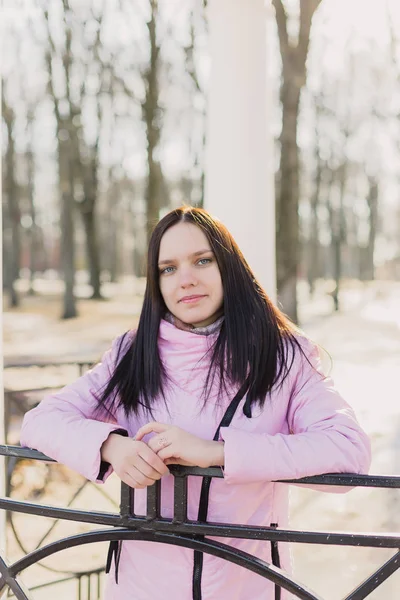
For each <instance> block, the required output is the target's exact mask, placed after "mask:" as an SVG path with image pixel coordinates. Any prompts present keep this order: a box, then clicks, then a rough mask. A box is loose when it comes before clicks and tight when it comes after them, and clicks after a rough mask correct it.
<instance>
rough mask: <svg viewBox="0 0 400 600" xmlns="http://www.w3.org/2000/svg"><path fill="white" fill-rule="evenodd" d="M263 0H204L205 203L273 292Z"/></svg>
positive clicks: (265, 6) (266, 12)
mask: <svg viewBox="0 0 400 600" xmlns="http://www.w3.org/2000/svg"><path fill="white" fill-rule="evenodd" d="M270 14H271V7H270V4H269V1H268V0H267V4H266V3H265V0H209V8H208V17H209V31H210V51H211V80H210V89H209V100H208V123H207V149H206V165H205V167H206V171H205V172H206V182H205V186H206V187H205V202H204V205H205V208H206V209H207V210H209V211H210V212H211V213H212V214H213V215H215V216H216V217H218V218H219V219H220V220H221V221H223V222H224V223H225V225H226V226H227V227H228V229H229V230H230V231H231V233H232V234H233V236H234V237H235V239H236V241H237V242H238V244H239V246H240V248H241V250H242V251H243V253H244V255H245V257H246V259H247V261H248V262H249V264H250V266H251V268H252V269H253V271H254V272H255V274H256V276H257V278H258V279H259V281H260V283H261V285H262V286H263V287H264V288H265V290H266V292H267V293H268V295H269V296H270V298H271V299H272V300H273V301H275V299H276V268H275V197H274V183H273V155H272V151H273V144H272V136H271V132H270V129H269V119H270V113H271V99H270V89H269V87H268V81H267V20H268V18H269V16H270Z"/></svg>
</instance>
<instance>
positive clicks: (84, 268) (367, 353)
mask: <svg viewBox="0 0 400 600" xmlns="http://www.w3.org/2000/svg"><path fill="white" fill-rule="evenodd" d="M213 1H214V2H215V0H209V1H208V2H207V0H3V8H2V36H1V38H2V39H1V44H2V91H1V93H2V109H1V111H2V215H3V221H2V235H3V348H4V361H5V366H6V369H5V375H4V378H5V410H6V427H7V430H6V436H7V442H8V443H10V444H16V443H18V432H19V426H20V421H21V416H22V414H23V412H24V411H25V410H27V408H29V407H31V406H33V405H34V404H35V403H36V402H38V401H39V400H40V398H41V397H42V396H43V394H44V390H45V389H46V390H50V389H56V388H57V387H59V386H60V385H63V384H65V383H67V382H69V381H71V380H72V379H73V378H74V377H75V376H76V372H75V371H74V368H73V366H65V365H63V364H61V363H67V362H69V363H74V362H79V361H81V362H86V363H88V364H89V363H92V362H95V361H97V360H98V359H99V357H100V356H101V353H102V352H103V351H104V350H105V349H106V348H107V347H108V346H109V345H110V342H111V340H112V338H113V337H115V336H116V335H119V334H120V333H122V332H123V331H126V330H127V329H129V328H131V327H134V325H135V322H136V320H137V317H138V314H139V311H140V306H141V298H142V294H143V290H144V285H145V280H144V272H145V271H144V269H145V254H146V248H147V242H148V238H149V235H150V232H151V229H152V227H153V226H154V224H155V223H156V222H157V221H158V219H159V218H160V217H162V216H163V215H164V214H165V213H166V212H167V211H168V210H170V209H171V208H174V207H177V206H180V205H181V204H182V203H185V204H192V205H196V206H203V205H204V206H205V208H209V206H208V205H207V198H206V197H205V182H206V179H207V171H206V167H205V165H206V160H205V156H206V150H207V108H208V102H207V98H208V92H209V82H210V72H211V68H212V56H211V53H210V46H209V22H208V10H209V8H210V6H209V5H210V4H212V3H213ZM247 1H250V0H247ZM235 3H236V4H237V0H235ZM266 4H267V5H268V6H267V9H268V10H267V11H266V15H267V17H268V24H267V44H268V85H269V91H270V94H271V99H272V102H271V106H270V108H269V125H270V128H271V131H272V136H273V146H274V153H273V161H272V162H271V164H266V165H265V169H266V170H268V171H270V172H271V174H272V176H273V178H274V182H275V185H274V197H273V198H266V202H267V201H268V202H274V205H275V214H276V272H277V298H278V302H279V303H280V306H281V307H282V309H283V310H284V312H286V313H287V314H288V315H289V316H290V317H291V318H292V319H293V320H295V321H296V322H298V323H299V324H300V326H301V327H303V328H304V330H305V331H306V333H308V334H309V335H311V336H312V337H313V338H314V339H315V340H317V341H318V342H319V343H321V344H322V345H323V346H324V347H326V348H327V349H328V351H329V352H330V354H331V355H332V357H333V374H334V377H335V380H336V382H337V383H338V385H339V388H340V389H341V391H343V393H344V395H345V396H346V398H347V399H348V400H349V401H350V403H352V404H353V405H354V406H355V408H356V410H357V414H358V416H359V418H360V420H361V422H362V423H363V425H364V426H365V428H366V429H367V430H368V432H369V433H370V435H371V439H372V441H373V448H374V462H373V468H372V472H375V473H393V474H394V473H397V474H398V473H399V470H400V414H399V402H398V401H399V392H398V374H399V367H400V142H399V140H400V4H399V2H398V0H271V2H266ZM250 150H251V149H250ZM246 207H247V199H246V198H245V197H244V198H243V211H245V210H246ZM210 208H211V210H212V207H210ZM255 218H257V216H256V215H255ZM266 230H267V224H266ZM268 231H270V229H268ZM288 282H289V284H290V285H289V288H288ZM288 289H289V293H288V291H287V290H288ZM267 291H268V290H267ZM51 361H53V362H54V361H56V362H57V361H58V363H59V364H58V365H57V366H54V365H53V366H51V365H49V366H48V367H46V366H45V365H46V364H48V363H50V362H51ZM40 365H41V366H40ZM29 469H31V470H30V471H29ZM56 469H59V467H54V466H49V465H47V466H45V465H41V466H40V467H37V469H36V470H34V471H33V475H32V467H29V468H28V465H27V464H25V463H24V461H21V462H19V463H18V464H14V465H13V467H12V469H11V470H10V472H9V481H8V485H9V492H10V493H11V494H12V495H14V496H15V497H21V498H31V499H32V498H40V499H41V500H43V499H45V500H47V501H49V502H52V503H57V502H60V504H63V502H64V501H65V498H67V497H68V498H73V497H74V495H75V493H76V490H78V489H80V486H81V485H83V484H82V481H81V480H80V479H79V478H78V477H77V476H75V475H73V474H71V473H70V472H68V471H67V470H62V472H61V475H60V470H58V471H56ZM29 472H30V473H31V475H30V476H29V474H28V473H29ZM56 473H58V475H56ZM82 489H83V488H82ZM109 493H110V498H111V499H110V498H109V499H108V500H107V502H109V503H110V506H112V507H113V508H112V510H115V506H116V504H115V502H116V498H117V495H118V492H117V482H114V483H113V482H111V484H110V491H109ZM75 500H78V501H81V502H82V505H84V506H86V507H87V506H94V505H96V507H97V506H100V505H101V502H103V501H105V497H104V496H101V494H100V493H99V492H98V491H93V489H92V487H90V488H88V487H86V488H85V491H84V492H82V494H81V496H79V498H76V499H74V502H75ZM113 502H114V505H113ZM292 505H293V510H292V515H293V523H292V524H293V526H296V527H298V528H307V527H309V528H318V527H319V528H321V529H324V528H325V529H327V528H329V527H331V528H332V529H346V528H347V529H350V530H360V531H368V530H377V531H378V530H380V531H399V526H400V520H399V516H398V515H399V513H400V511H399V510H398V506H399V498H398V494H397V496H396V490H393V491H391V492H388V491H374V490H355V491H352V492H351V493H350V494H348V495H345V496H340V498H339V497H336V496H330V495H329V496H328V495H326V494H316V493H315V492H311V491H305V490H298V489H295V490H294V492H293V501H292ZM110 506H109V507H108V509H110ZM360 507H362V509H363V510H362V511H360ZM24 519H27V517H21V516H18V517H17V518H16V519H15V521H14V522H12V523H9V525H10V528H9V549H10V555H11V556H19V555H20V554H21V552H23V550H24V546H25V549H26V548H27V549H32V548H33V547H34V546H36V545H37V544H38V542H39V543H40V540H42V541H43V540H44V538H43V536H45V537H46V539H52V536H54V535H56V534H57V528H55V529H54V530H52V531H51V532H50V533H48V534H47V533H46V530H41V529H40V527H41V526H40V525H38V521H39V519H33V520H32V519H30V520H29V525H28V526H27V525H26V521H25V520H24ZM71 527H72V525H71V524H68V531H71V529H70V528H71ZM79 527H80V526H77V531H80V529H79ZM396 528H397V529H396ZM12 530H14V531H12ZM22 530H23V531H24V535H25V536H26V537H27V539H26V542H25V544H24V543H22V546H21V543H20V542H21V539H19V538H21V532H22ZM18 540H19V541H18ZM74 552H75V553H78V554H75V555H72V554H71V557H72V558H71V560H72V563H71V564H70V565H69V566H68V569H69V570H67V572H68V573H75V571H76V570H77V569H78V567H79V566H81V564H82V556H85V557H86V558H85V560H87V561H88V564H89V562H90V561H92V562H90V564H92V563H93V565H94V566H93V565H92V566H93V568H97V567H98V566H99V565H100V566H101V565H102V561H103V562H104V554H105V547H104V546H101V548H100V550H99V551H98V553H97V554H96V553H95V554H92V555H90V556H89V558H88V554H87V553H88V552H89V554H90V552H91V550H89V549H87V548H85V549H83V550H82V553H83V554H79V552H81V550H79V551H78V550H76V549H75V550H74ZM385 552H386V551H383V553H382V552H380V551H379V550H374V551H372V550H368V549H363V550H361V549H355V548H354V549H349V550H343V549H341V550H339V549H338V550H336V551H335V550H334V549H332V548H318V549H313V550H310V549H309V548H307V549H305V548H297V549H295V560H296V564H297V569H298V570H297V572H296V575H297V577H298V578H299V579H301V580H303V581H304V582H306V583H308V585H309V586H310V587H311V588H313V589H315V590H316V591H319V593H320V594H321V595H322V597H323V598H326V599H327V600H330V599H332V600H333V599H334V598H339V597H340V595H341V594H344V593H345V592H346V591H350V590H351V589H352V587H354V586H355V585H356V584H357V583H359V582H360V581H361V580H362V578H363V577H366V576H367V575H368V574H369V573H370V572H371V570H372V569H373V568H375V567H377V566H378V565H379V564H380V563H381V562H383V561H384V559H385V557H386V558H387V557H388V556H390V555H391V553H390V552H386V554H385ZM85 553H86V554H85ZM63 560H64V559H63ZM74 561H75V563H74ZM96 561H97V562H96ZM335 561H336V562H335ZM49 565H50V567H51V568H54V569H55V570H56V571H57V573H58V572H59V569H60V564H59V563H57V560H55V562H54V561H53V562H51V561H49V564H48V565H47V567H49ZM344 566H345V567H346V571H345V572H344ZM337 569H341V570H340V573H341V576H340V578H338V577H337ZM30 572H31V571H30V570H29V573H30ZM43 573H44V574H43ZM58 576H59V575H57V574H56V575H55V574H54V573H53V572H52V571H51V570H49V569H47V571H46V570H45V569H42V571H41V570H40V567H35V568H33V569H32V575H29V574H28V572H27V579H28V580H29V581H30V583H31V584H32V585H39V583H38V582H42V581H43V578H44V580H46V578H47V579H48V578H49V577H55V578H57V577H58ZM394 578H395V576H394V577H393V579H392V580H391V581H388V582H386V583H385V584H384V585H382V587H381V588H379V590H378V591H376V592H375V593H374V594H372V595H371V598H376V599H377V600H378V599H381V600H383V599H385V600H395V598H397V597H399V596H398V594H399V589H400V582H399V578H398V576H397V580H396V581H393V580H394ZM65 585H66V586H68V585H69V584H68V583H67V584H65ZM71 585H72V584H71ZM54 589H56V588H54ZM54 589H52V590H50V589H49V588H41V589H40V590H38V591H37V592H35V594H36V595H35V596H34V597H35V598H38V599H39V600H42V599H43V600H45V599H46V598H54ZM59 589H60V590H61V589H64V588H61V587H59ZM65 589H66V590H67V591H66V592H65V594H66V595H65V598H73V597H75V596H73V594H72V591H69V588H65ZM71 590H72V588H71ZM396 590H397V593H396ZM57 593H58V592H57ZM74 593H75V592H74ZM46 594H47V595H46ZM52 594H53V595H52ZM60 594H61V592H60V593H59V594H58V595H59V597H60V600H61V598H62V596H61V595H60ZM87 600H91V598H90V597H89V596H88V598H87Z"/></svg>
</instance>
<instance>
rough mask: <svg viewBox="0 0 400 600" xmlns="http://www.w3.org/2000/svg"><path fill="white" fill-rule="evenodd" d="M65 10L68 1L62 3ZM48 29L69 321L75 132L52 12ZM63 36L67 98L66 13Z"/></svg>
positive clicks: (74, 312) (72, 314) (72, 300)
mask: <svg viewBox="0 0 400 600" xmlns="http://www.w3.org/2000/svg"><path fill="white" fill-rule="evenodd" d="M63 2H64V7H65V2H66V0H63ZM44 15H45V19H46V23H47V26H48V29H47V31H48V41H49V49H48V51H47V52H46V62H47V69H48V73H49V79H48V86H49V92H50V95H51V98H52V100H53V103H54V112H55V116H56V131H57V153H58V170H59V189H60V196H61V198H60V199H61V219H60V224H61V268H62V271H63V277H64V282H65V292H64V300H63V312H62V318H63V319H70V318H73V317H76V316H77V314H78V313H77V308H76V299H75V295H74V284H75V236H74V230H75V224H74V174H73V160H74V157H73V154H72V147H71V135H73V134H74V131H73V129H72V127H71V122H72V118H73V116H74V115H71V113H70V112H66V111H64V110H63V102H62V101H63V98H62V97H59V96H58V95H57V93H56V91H55V86H54V80H55V75H54V63H53V61H55V60H56V57H57V50H56V47H55V43H54V40H53V37H52V34H51V31H50V25H49V13H48V12H47V10H46V11H45V13H44ZM63 21H64V35H65V49H64V52H63V55H62V63H63V69H64V71H65V75H66V81H65V83H66V96H67V97H68V95H69V81H70V69H71V60H72V52H71V43H72V31H71V28H70V26H69V24H68V22H67V18H66V14H65V13H64V18H63Z"/></svg>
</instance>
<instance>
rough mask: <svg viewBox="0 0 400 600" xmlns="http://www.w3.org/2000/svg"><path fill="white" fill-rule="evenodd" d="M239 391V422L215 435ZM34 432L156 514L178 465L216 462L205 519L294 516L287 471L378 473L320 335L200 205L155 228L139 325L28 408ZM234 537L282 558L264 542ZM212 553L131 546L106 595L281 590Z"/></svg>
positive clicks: (126, 597) (253, 550)
mask: <svg viewBox="0 0 400 600" xmlns="http://www.w3.org/2000/svg"><path fill="white" fill-rule="evenodd" d="M233 399H236V401H239V400H240V402H239V405H238V407H237V410H236V412H235V413H234V415H233V418H232V421H231V423H230V425H229V426H228V427H221V428H220V430H219V435H218V437H217V439H215V440H214V439H213V438H214V437H215V432H216V430H217V428H218V425H219V424H220V422H221V419H222V417H223V415H224V413H225V411H226V409H227V407H228V406H229V404H230V403H231V401H232V400H233ZM50 432H51V435H50ZM21 443H22V444H23V445H25V446H30V447H34V448H37V449H38V450H41V451H42V452H44V453H46V454H48V455H49V456H51V457H53V458H55V459H56V460H57V461H59V462H62V463H64V464H67V465H68V466H70V467H71V468H73V469H75V470H76V471H78V472H80V473H82V475H84V476H85V477H87V478H88V479H90V480H92V481H98V482H103V481H105V479H106V478H107V477H108V476H109V475H110V473H111V472H112V471H113V470H114V471H115V472H116V474H117V475H118V476H119V477H120V478H121V479H122V481H124V482H125V483H127V484H128V485H130V486H131V487H132V488H135V489H136V490H138V491H137V492H136V493H135V512H136V514H145V503H146V491H145V490H146V487H147V486H149V485H153V484H154V482H155V481H157V480H158V479H160V478H162V514H163V516H165V517H171V516H172V513H173V477H172V476H171V475H169V472H168V465H169V464H175V463H178V464H183V465H196V466H200V467H209V466H218V465H219V466H221V467H222V468H223V473H224V478H223V479H218V480H214V481H213V482H212V485H211V491H210V497H209V505H208V520H209V521H210V522H219V523H224V522H225V523H227V522H229V523H239V524H249V525H260V526H278V525H279V526H280V527H285V526H286V525H287V517H288V515H287V513H288V486H287V485H285V484H276V483H273V481H274V480H278V479H293V478H300V477H303V476H307V475H316V474H321V473H326V472H338V473H340V472H353V473H360V472H367V470H368V468H369V462H370V448H369V441H368V439H367V437H366V435H365V433H364V432H363V431H362V429H361V428H360V426H359V424H358V423H357V421H356V418H355V416H354V414H353V412H352V410H351V408H350V407H349V406H348V405H347V404H346V402H345V401H344V400H343V399H342V398H341V397H340V395H339V394H338V393H337V392H336V390H335V389H334V387H333V385H332V381H331V380H330V379H328V378H326V377H325V376H324V375H323V374H322V372H321V368H320V363H319V359H318V352H317V349H316V347H315V345H314V344H312V343H311V342H310V341H309V340H307V339H306V338H305V337H304V336H303V335H301V334H300V332H299V331H298V330H297V329H296V327H295V326H294V325H293V324H292V323H291V322H290V321H289V320H288V319H287V318H286V317H285V316H284V315H283V314H282V313H281V312H280V311H279V310H278V309H277V308H276V307H275V306H274V305H273V304H272V303H271V301H270V300H269V298H268V297H267V295H266V294H265V292H264V290H263V289H262V288H261V286H260V285H259V283H258V282H257V280H256V279H255V277H254V275H253V273H252V272H251V270H250V268H249V266H248V265H247V263H246V261H245V259H244V258H243V256H242V254H241V252H240V250H239V248H238V246H237V245H236V243H235V241H234V240H233V238H232V236H231V235H230V233H229V232H228V231H227V229H226V228H225V227H224V226H223V225H222V224H221V223H220V222H219V221H217V220H216V219H214V218H213V217H211V216H210V215H209V214H208V213H207V212H206V211H204V210H200V209H196V208H190V207H189V208H180V209H177V210H174V211H172V212H170V213H169V214H168V215H166V216H165V217H164V218H163V219H162V220H161V221H160V222H159V223H158V225H157V226H156V228H155V230H154V233H153V235H152V238H151V241H150V245H149V251H148V271H147V287H146V292H145V297H144V303H143V308H142V311H141V315H140V320H139V326H138V328H137V331H136V332H128V333H127V334H125V335H124V336H122V337H121V338H119V339H117V340H116V341H115V342H114V344H113V346H112V348H111V350H110V351H109V352H107V353H106V354H105V356H104V358H103V361H102V363H100V364H99V365H98V366H96V367H95V368H94V369H93V370H92V371H90V372H88V373H87V374H85V375H84V376H83V377H81V378H80V379H79V380H78V381H77V382H76V383H74V384H73V385H70V386H67V387H66V388H64V389H63V390H62V391H61V392H59V393H58V394H56V395H53V396H50V397H47V398H45V399H44V400H43V401H42V402H41V404H40V405H39V406H38V407H37V408H35V409H34V410H32V411H30V412H29V413H27V415H26V416H25V419H24V423H23V427H22V433H21ZM200 491H201V478H198V477H190V478H189V491H188V516H189V519H197V517H198V509H199V499H200ZM224 541H225V542H226V543H230V544H231V545H233V546H235V547H237V548H240V549H242V550H244V551H246V552H249V553H250V554H252V555H255V556H258V557H260V558H261V559H263V560H265V561H267V562H271V545H270V544H269V543H267V542H265V541H264V542H263V541H261V542H260V541H257V540H242V539H234V540H224ZM279 551H280V554H281V555H280V558H279V559H278V557H277V556H276V555H275V556H274V557H273V558H274V560H275V563H277V562H278V560H280V562H281V564H282V567H283V568H286V569H287V568H289V565H288V556H287V551H286V552H285V544H283V545H282V548H280V549H279ZM199 554H200V553H195V555H194V554H193V551H191V550H188V549H185V548H178V547H176V546H166V545H163V544H159V543H153V542H143V541H140V542H135V541H131V542H130V541H127V542H123V544H122V547H121V548H120V554H119V556H120V560H119V571H118V578H116V573H115V561H113V564H112V566H111V573H110V576H109V578H108V586H107V591H106V600H158V599H159V600H165V598H170V597H173V598H175V599H176V600H192V598H193V599H194V600H199V599H202V600H225V599H228V598H229V600H248V598H251V599H261V598H262V599H264V600H273V599H274V598H275V597H279V593H278V592H276V596H275V593H274V586H273V584H272V583H271V582H268V581H266V580H265V579H263V578H262V577H260V576H258V575H256V574H254V573H251V572H249V571H246V570H244V569H242V568H241V567H238V566H235V565H232V564H231V563H228V562H226V561H223V560H222V559H219V558H215V557H213V556H210V555H204V556H203V555H201V554H200V555H199ZM274 554H276V553H275V552H274ZM155 574H156V576H155ZM116 579H118V583H117V582H116ZM284 597H287V596H285V595H284V593H282V598H284Z"/></svg>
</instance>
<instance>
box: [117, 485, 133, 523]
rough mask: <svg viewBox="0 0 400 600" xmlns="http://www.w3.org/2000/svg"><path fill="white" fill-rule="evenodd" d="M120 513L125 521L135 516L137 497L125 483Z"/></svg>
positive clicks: (122, 486) (122, 490)
mask: <svg viewBox="0 0 400 600" xmlns="http://www.w3.org/2000/svg"><path fill="white" fill-rule="evenodd" d="M119 513H120V515H121V517H122V519H123V520H126V519H129V517H131V516H134V514H135V495H134V490H133V489H132V488H130V487H129V485H127V484H126V483H124V482H123V481H122V482H121V501H120V505H119Z"/></svg>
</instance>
